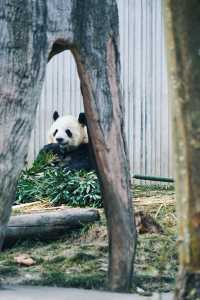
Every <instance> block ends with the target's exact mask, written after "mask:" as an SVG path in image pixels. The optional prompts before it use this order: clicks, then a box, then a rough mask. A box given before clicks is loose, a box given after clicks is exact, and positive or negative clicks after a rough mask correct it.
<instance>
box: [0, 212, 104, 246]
mask: <svg viewBox="0 0 200 300" xmlns="http://www.w3.org/2000/svg"><path fill="white" fill-rule="evenodd" d="M99 218H100V217H99V212H98V210H96V209H85V208H70V209H63V210H61V211H54V212H43V213H35V214H24V215H18V216H13V217H11V218H10V221H9V223H8V227H7V230H6V237H5V244H4V247H8V246H10V245H13V244H14V243H15V242H17V241H22V240H25V239H30V238H31V239H40V240H47V239H56V238H58V237H59V236H60V235H62V234H65V233H69V232H70V231H72V230H75V229H79V228H81V227H82V226H84V225H86V224H88V223H93V222H95V221H98V220H99Z"/></svg>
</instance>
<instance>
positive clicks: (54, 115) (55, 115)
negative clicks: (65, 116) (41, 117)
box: [53, 111, 59, 121]
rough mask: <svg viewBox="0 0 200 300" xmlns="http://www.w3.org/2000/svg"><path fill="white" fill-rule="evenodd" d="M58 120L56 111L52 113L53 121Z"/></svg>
mask: <svg viewBox="0 0 200 300" xmlns="http://www.w3.org/2000/svg"><path fill="white" fill-rule="evenodd" d="M58 118H59V114H58V112H57V111H54V113H53V120H54V121H56V120H57V119H58Z"/></svg>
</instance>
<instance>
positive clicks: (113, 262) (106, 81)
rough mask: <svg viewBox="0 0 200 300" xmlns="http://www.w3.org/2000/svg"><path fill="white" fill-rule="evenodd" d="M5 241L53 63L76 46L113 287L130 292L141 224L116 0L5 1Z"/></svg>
mask: <svg viewBox="0 0 200 300" xmlns="http://www.w3.org/2000/svg"><path fill="white" fill-rule="evenodd" d="M0 15H1V32H2V34H1V38H0V49H1V52H0V63H1V69H0V103H1V106H0V136H1V144H0V176H1V180H0V190H1V191H2V192H1V194H0V239H1V242H2V241H3V237H4V235H5V228H6V224H7V222H8V218H9V215H10V208H11V205H12V201H13V195H14V191H15V186H16V180H17V177H18V175H19V172H20V170H21V168H22V166H23V163H24V158H25V155H26V153H27V145H28V141H29V137H30V132H31V129H32V127H33V120H34V116H35V111H36V107H37V103H38V100H39V97H40V92H41V86H42V82H43V80H44V73H45V66H46V62H47V60H48V59H50V58H51V57H52V56H53V55H55V54H57V53H59V52H61V51H63V50H65V49H70V50H71V51H72V53H73V55H74V57H75V59H76V62H77V67H78V72H79V75H80V79H81V87H82V92H83V98H84V106H85V112H86V116H87V119H88V129H89V134H90V137H91V140H92V148H93V152H94V155H95V158H96V163H97V168H98V173H99V178H100V182H101V188H102V193H103V199H104V205H105V212H106V216H107V223H108V233H109V249H110V255H109V286H110V289H112V290H123V291H125V290H128V288H129V287H130V285H131V281H132V268H133V259H134V253H135V251H134V250H135V242H136V230H135V226H134V222H133V212H132V206H131V197H130V193H129V188H130V177H129V163H128V161H127V157H128V155H127V150H126V142H125V134H124V122H123V118H124V103H123V101H122V97H121V91H120V65H119V52H118V47H119V46H118V13H117V5H116V2H115V1H114V0H102V1H94V0H87V1H83V0H68V1H53V0H46V1H45V0H34V1H33V0H28V1H26V3H25V2H24V1H22V0H18V1H16V0H7V1H1V2H0Z"/></svg>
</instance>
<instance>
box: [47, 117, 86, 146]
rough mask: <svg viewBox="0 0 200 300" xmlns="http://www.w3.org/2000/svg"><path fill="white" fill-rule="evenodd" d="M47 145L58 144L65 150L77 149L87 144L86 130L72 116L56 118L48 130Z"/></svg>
mask: <svg viewBox="0 0 200 300" xmlns="http://www.w3.org/2000/svg"><path fill="white" fill-rule="evenodd" d="M57 116H58V114H57ZM48 143H49V144H51V143H58V144H60V145H62V146H63V147H66V148H68V147H78V146H79V145H81V144H85V143H88V135H87V128H86V126H84V125H83V124H81V123H80V122H79V121H78V120H77V119H76V118H75V117H74V116H72V115H66V116H64V117H59V116H58V117H57V119H56V120H55V122H54V123H53V124H52V126H51V128H50V130H49V133H48Z"/></svg>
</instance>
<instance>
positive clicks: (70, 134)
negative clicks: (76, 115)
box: [65, 129, 72, 138]
mask: <svg viewBox="0 0 200 300" xmlns="http://www.w3.org/2000/svg"><path fill="white" fill-rule="evenodd" d="M65 132H66V134H67V135H68V137H69V138H71V137H72V132H71V131H70V130H69V129H67V130H65Z"/></svg>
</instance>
